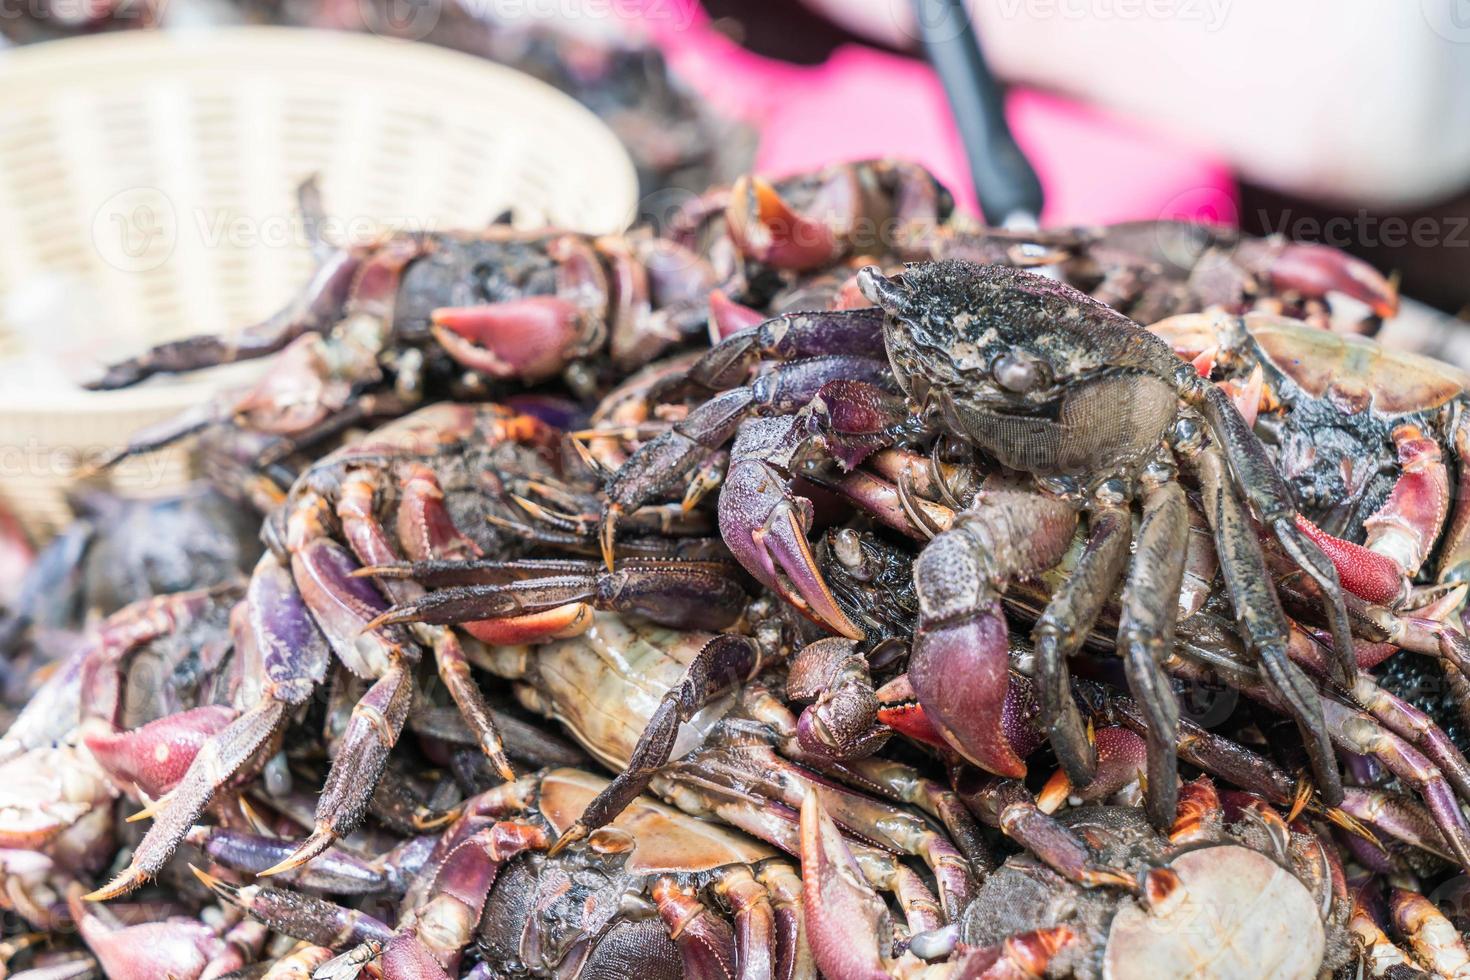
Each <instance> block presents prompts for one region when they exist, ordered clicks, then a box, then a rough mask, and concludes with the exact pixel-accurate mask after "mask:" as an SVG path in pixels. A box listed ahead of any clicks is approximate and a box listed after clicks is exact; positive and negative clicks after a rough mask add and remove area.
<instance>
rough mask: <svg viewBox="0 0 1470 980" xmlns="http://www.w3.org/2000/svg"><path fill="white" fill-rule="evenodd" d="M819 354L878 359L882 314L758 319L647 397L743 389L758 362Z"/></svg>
mask: <svg viewBox="0 0 1470 980" xmlns="http://www.w3.org/2000/svg"><path fill="white" fill-rule="evenodd" d="M823 354H853V355H857V356H861V357H871V358H881V357H884V356H886V355H885V352H884V349H883V311H882V310H879V309H876V308H868V309H863V310H852V311H835V312H814V313H787V314H784V315H782V316H775V317H771V318H770V319H765V318H762V321H761V322H760V323H758V324H756V325H754V326H753V327H751V328H750V329H747V330H742V331H740V332H739V333H735V334H732V335H731V336H729V337H726V338H725V339H724V340H722V341H720V342H719V343H718V344H715V345H714V346H713V347H711V348H710V349H709V350H708V351H707V352H705V353H704V354H703V355H701V356H700V358H699V360H697V361H695V362H694V363H693V364H692V365H690V367H689V370H688V371H687V372H686V373H685V374H684V375H683V376H682V377H679V378H673V379H670V380H669V381H667V382H665V383H661V384H660V385H659V386H658V387H657V388H656V389H655V391H654V392H652V393H651V395H650V397H652V398H656V399H662V400H669V399H672V398H674V397H676V396H682V395H684V394H705V393H708V392H714V391H727V390H729V389H731V388H735V387H737V386H739V385H743V384H746V383H747V382H748V381H749V380H750V377H751V375H752V374H753V373H754V372H755V369H756V368H757V367H758V366H759V365H760V363H761V362H762V361H766V360H771V361H796V360H802V359H805V358H809V357H819V356H821V355H823Z"/></svg>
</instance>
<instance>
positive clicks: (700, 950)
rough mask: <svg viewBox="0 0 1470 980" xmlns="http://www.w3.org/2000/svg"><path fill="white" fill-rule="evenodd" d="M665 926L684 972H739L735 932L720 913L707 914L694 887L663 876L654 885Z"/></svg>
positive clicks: (710, 977) (701, 977)
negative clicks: (682, 963) (676, 947)
mask: <svg viewBox="0 0 1470 980" xmlns="http://www.w3.org/2000/svg"><path fill="white" fill-rule="evenodd" d="M651 894H652V895H653V901H654V904H655V905H656V906H658V914H659V917H660V918H662V919H663V923H664V928H665V929H667V930H668V933H669V936H670V937H671V938H672V939H673V940H674V944H675V945H676V946H678V948H679V955H680V957H681V958H682V959H683V961H684V976H686V977H690V978H693V980H727V978H730V977H735V976H738V975H739V974H738V967H737V962H738V952H737V950H736V946H735V934H734V931H733V930H732V929H731V928H730V925H729V923H727V922H726V921H725V920H724V919H722V918H720V917H719V916H717V915H706V914H705V912H706V909H705V907H704V904H703V903H702V902H700V901H699V898H698V896H697V895H696V893H695V891H694V889H693V888H690V887H688V886H687V885H683V884H681V883H680V882H679V881H678V880H677V879H675V878H673V877H670V876H667V875H665V876H660V877H659V878H658V879H656V880H655V881H654V883H653V888H652V889H651Z"/></svg>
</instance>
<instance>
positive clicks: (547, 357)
mask: <svg viewBox="0 0 1470 980" xmlns="http://www.w3.org/2000/svg"><path fill="white" fill-rule="evenodd" d="M431 316H432V319H433V330H434V337H435V339H436V340H438V341H439V343H440V345H442V346H443V348H444V349H445V350H446V351H447V352H448V353H449V356H450V357H452V358H454V359H455V360H456V361H458V362H459V363H460V364H463V365H464V366H465V367H468V368H472V369H474V370H476V371H483V372H485V373H486V374H489V375H491V376H493V377H497V378H517V379H519V380H522V381H539V380H541V379H543V378H549V377H552V376H553V375H555V374H557V373H559V372H560V371H561V370H562V368H564V367H566V365H567V362H568V361H569V360H571V359H572V357H573V352H574V350H575V348H576V346H577V343H578V341H579V340H580V338H581V336H582V332H583V331H582V322H581V311H580V310H579V309H578V308H577V307H576V306H575V305H574V304H573V303H571V302H569V301H567V300H565V299H562V298H560V297H557V296H529V297H526V298H524V299H516V300H507V301H505V302H502V303H487V304H485V305H483V306H459V307H441V308H440V309H437V310H435V311H434V312H433V313H432V314H431Z"/></svg>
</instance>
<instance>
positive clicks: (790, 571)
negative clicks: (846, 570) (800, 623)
mask: <svg viewBox="0 0 1470 980" xmlns="http://www.w3.org/2000/svg"><path fill="white" fill-rule="evenodd" d="M719 516H720V534H721V536H722V537H723V538H724V539H725V544H726V545H727V546H728V547H729V548H730V551H731V553H733V554H734V555H735V559H736V560H737V561H739V562H740V564H741V565H743V566H745V570H746V571H748V572H750V574H751V575H752V576H754V577H755V579H756V580H757V581H758V582H760V583H761V584H762V585H764V586H766V587H767V588H769V589H771V590H773V591H774V592H776V593H777V594H778V595H779V596H781V598H782V599H785V600H786V601H787V602H789V603H791V605H792V606H793V607H795V608H796V610H797V611H799V612H800V613H801V614H802V615H804V616H806V617H807V618H808V619H810V620H812V621H813V622H815V623H817V624H819V625H822V626H825V627H827V628H828V629H830V630H832V631H833V632H836V633H840V634H842V635H843V636H845V637H847V638H848V639H851V640H861V639H862V638H863V635H864V634H863V631H862V629H861V628H860V627H858V626H857V625H856V624H855V623H853V621H852V620H851V619H849V618H848V617H847V614H846V613H844V612H843V611H842V608H841V607H840V606H838V605H837V600H836V598H835V597H833V595H832V590H831V589H829V588H828V587H827V582H826V580H825V579H824V578H823V577H822V573H821V572H820V571H819V570H818V568H817V561H816V558H815V557H813V555H812V550H811V546H810V545H809V544H808V543H807V539H806V532H807V530H808V529H809V528H810V527H811V525H812V502H811V501H810V500H807V499H806V498H805V497H798V496H795V495H794V494H792V493H791V492H790V491H789V490H788V489H787V488H786V481H785V480H783V479H782V478H781V476H780V474H778V473H777V472H776V471H775V470H774V469H772V468H771V467H770V466H767V465H766V464H765V463H761V462H758V461H755V460H743V461H741V462H738V463H736V464H734V465H733V466H732V467H731V468H730V472H729V473H727V474H726V476H725V487H724V489H723V490H722V491H721V492H720V503H719Z"/></svg>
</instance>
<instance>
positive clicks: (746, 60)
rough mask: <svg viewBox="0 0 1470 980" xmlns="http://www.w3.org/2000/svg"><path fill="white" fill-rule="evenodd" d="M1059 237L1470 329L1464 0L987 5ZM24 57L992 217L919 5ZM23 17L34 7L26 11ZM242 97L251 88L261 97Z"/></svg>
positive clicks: (168, 21)
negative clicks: (1428, 311) (497, 119)
mask: <svg viewBox="0 0 1470 980" xmlns="http://www.w3.org/2000/svg"><path fill="white" fill-rule="evenodd" d="M971 5H972V13H973V16H974V18H975V21H976V24H977V27H978V29H979V32H980V35H981V38H982V41H983V45H984V47H985V49H986V52H987V55H988V57H989V59H990V61H991V62H992V65H993V66H994V68H995V69H996V71H997V73H998V74H999V75H1000V76H1001V77H1002V78H1003V79H1004V80H1005V81H1006V82H1008V83H1011V84H1012V85H1013V86H1014V87H1013V89H1012V91H1011V93H1010V96H1009V103H1008V114H1009V116H1010V117H1011V122H1012V124H1013V126H1014V128H1015V130H1016V133H1017V138H1018V140H1019V142H1020V143H1021V145H1022V147H1023V149H1024V150H1026V151H1027V153H1028V154H1029V155H1030V156H1031V158H1032V159H1033V161H1034V163H1035V166H1036V167H1037V169H1038V171H1039V172H1040V175H1041V177H1042V181H1043V184H1044V186H1045V190H1046V200H1047V207H1046V211H1045V213H1044V215H1043V216H1042V217H1043V223H1044V224H1072V223H1087V222H1102V221H1116V220H1124V219H1135V218H1155V217H1179V216H1199V217H1202V218H1205V219H1208V220H1214V221H1220V222H1225V223H1230V224H1238V225H1239V226H1241V227H1242V228H1244V229H1245V230H1247V231H1249V232H1252V233H1255V234H1267V233H1273V232H1282V233H1285V234H1288V235H1290V236H1291V237H1294V238H1299V239H1303V240H1308V241H1323V242H1327V243H1329V244H1332V245H1336V246H1338V247H1341V248H1344V249H1346V250H1348V251H1350V252H1352V253H1354V254H1357V255H1360V256H1362V257H1364V258H1366V259H1368V260H1369V261H1371V262H1373V263H1374V264H1375V265H1377V266H1379V267H1380V268H1383V269H1386V270H1390V271H1392V272H1394V273H1396V274H1397V275H1399V276H1400V277H1401V280H1402V286H1403V290H1404V292H1405V294H1406V295H1408V296H1410V297H1413V298H1415V299H1418V300H1421V301H1423V302H1425V303H1428V304H1431V305H1432V306H1434V307H1436V308H1437V309H1439V310H1441V311H1444V312H1446V313H1449V314H1452V315H1460V316H1463V315H1464V311H1465V309H1466V307H1467V305H1470V230H1467V229H1466V227H1465V224H1466V222H1467V220H1470V196H1467V188H1470V4H1467V3H1466V0H1404V2H1400V3H1393V4H1384V3H1380V2H1373V0H1346V2H1326V0H1297V2H1293V3H1290V4H1282V3H1278V2H1275V0H986V2H981V0H971ZM7 7H8V9H7V10H6V12H5V16H4V18H3V20H0V27H3V30H4V32H5V34H6V36H7V37H8V38H9V40H10V41H11V42H12V43H13V44H17V45H20V44H28V43H31V42H36V41H43V40H46V39H50V38H55V37H61V36H67V35H73V34H78V33H88V32H97V31H111V30H128V29H139V28H152V27H158V26H162V27H164V28H183V27H197V26H199V25H202V24H230V23H258V24H261V23H263V24H287V25H301V26H310V27H319V28H329V29H335V30H346V31H360V32H370V33H374V34H378V35H384V36H391V37H398V38H403V39H407V40H413V41H421V42H424V43H428V44H433V45H442V46H446V47H450V48H454V49H458V50H460V51H465V52H469V53H472V54H475V55H478V56H482V57H485V58H488V59H492V60H494V61H497V62H501V63H504V64H509V65H512V66H514V67H516V68H519V69H522V70H525V71H528V72H530V73H531V74H533V75H536V76H537V77H539V78H542V79H544V80H546V81H549V82H551V83H552V84H553V85H555V86H556V87H558V88H560V89H562V90H563V91H566V92H568V93H570V94H571V95H572V96H573V97H575V98H577V99H578V100H579V101H581V102H582V103H583V104H585V105H586V106H588V107H589V108H590V109H592V111H593V112H595V113H597V114H598V115H599V116H600V117H602V118H603V119H604V120H605V121H606V122H608V123H609V124H610V125H611V126H612V128H613V129H614V131H615V132H616V133H617V134H618V136H619V137H620V138H621V139H622V140H623V141H624V143H625V144H626V145H627V147H628V149H629V150H630V152H631V153H632V155H633V158H634V161H635V163H636V165H637V168H638V175H639V181H640V189H641V193H642V195H643V197H644V208H645V210H648V211H654V212H656V211H657V210H658V209H659V207H660V206H667V199H661V198H659V197H657V196H656V192H658V191H660V190H663V189H667V188H671V187H673V188H684V189H688V190H691V191H695V190H699V189H702V188H704V187H706V186H708V185H709V184H711V183H713V182H716V181H720V180H725V179H728V178H729V177H730V176H732V175H734V174H736V173H738V172H740V171H741V170H743V169H745V168H748V167H749V166H751V165H754V166H756V167H758V168H761V169H763V170H767V171H771V172H776V173H780V172H789V171H793V170H796V169H799V168H802V167H807V166H811V165H813V164H819V163H827V162H830V161H832V160H835V159H841V158H843V157H849V158H855V157H862V156H881V155H886V154H894V153H901V154H903V155H905V156H909V157H913V158H916V159H917V160H918V161H919V162H921V163H923V164H925V165H926V166H929V167H930V168H932V169H933V170H935V171H936V172H937V173H938V174H939V175H940V176H941V177H943V178H945V179H947V180H948V181H949V182H950V184H951V185H952V186H953V187H954V188H955V189H956V190H957V192H958V194H959V197H960V199H961V201H962V202H964V203H966V204H968V205H969V206H971V207H973V198H972V196H971V195H970V194H969V193H968V191H967V189H966V186H965V185H966V177H965V174H966V168H965V164H964V161H963V156H962V153H961V150H960V147H959V143H958V140H957V138H956V136H955V134H954V131H953V124H952V121H951V119H950V118H949V115H948V109H947V104H946V100H945V98H944V95H943V92H942V90H941V88H940V86H939V85H938V83H937V82H936V80H935V78H934V77H933V74H932V73H931V72H930V70H929V69H928V67H927V66H926V65H925V64H924V63H923V62H922V60H921V57H920V54H919V51H918V44H917V40H916V38H917V37H918V35H919V30H918V25H916V23H915V21H914V16H915V15H914V13H913V8H912V5H911V4H910V2H909V0H702V2H700V0H10V3H9V4H8V5H7ZM22 8H23V9H22ZM242 84H243V82H242Z"/></svg>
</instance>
